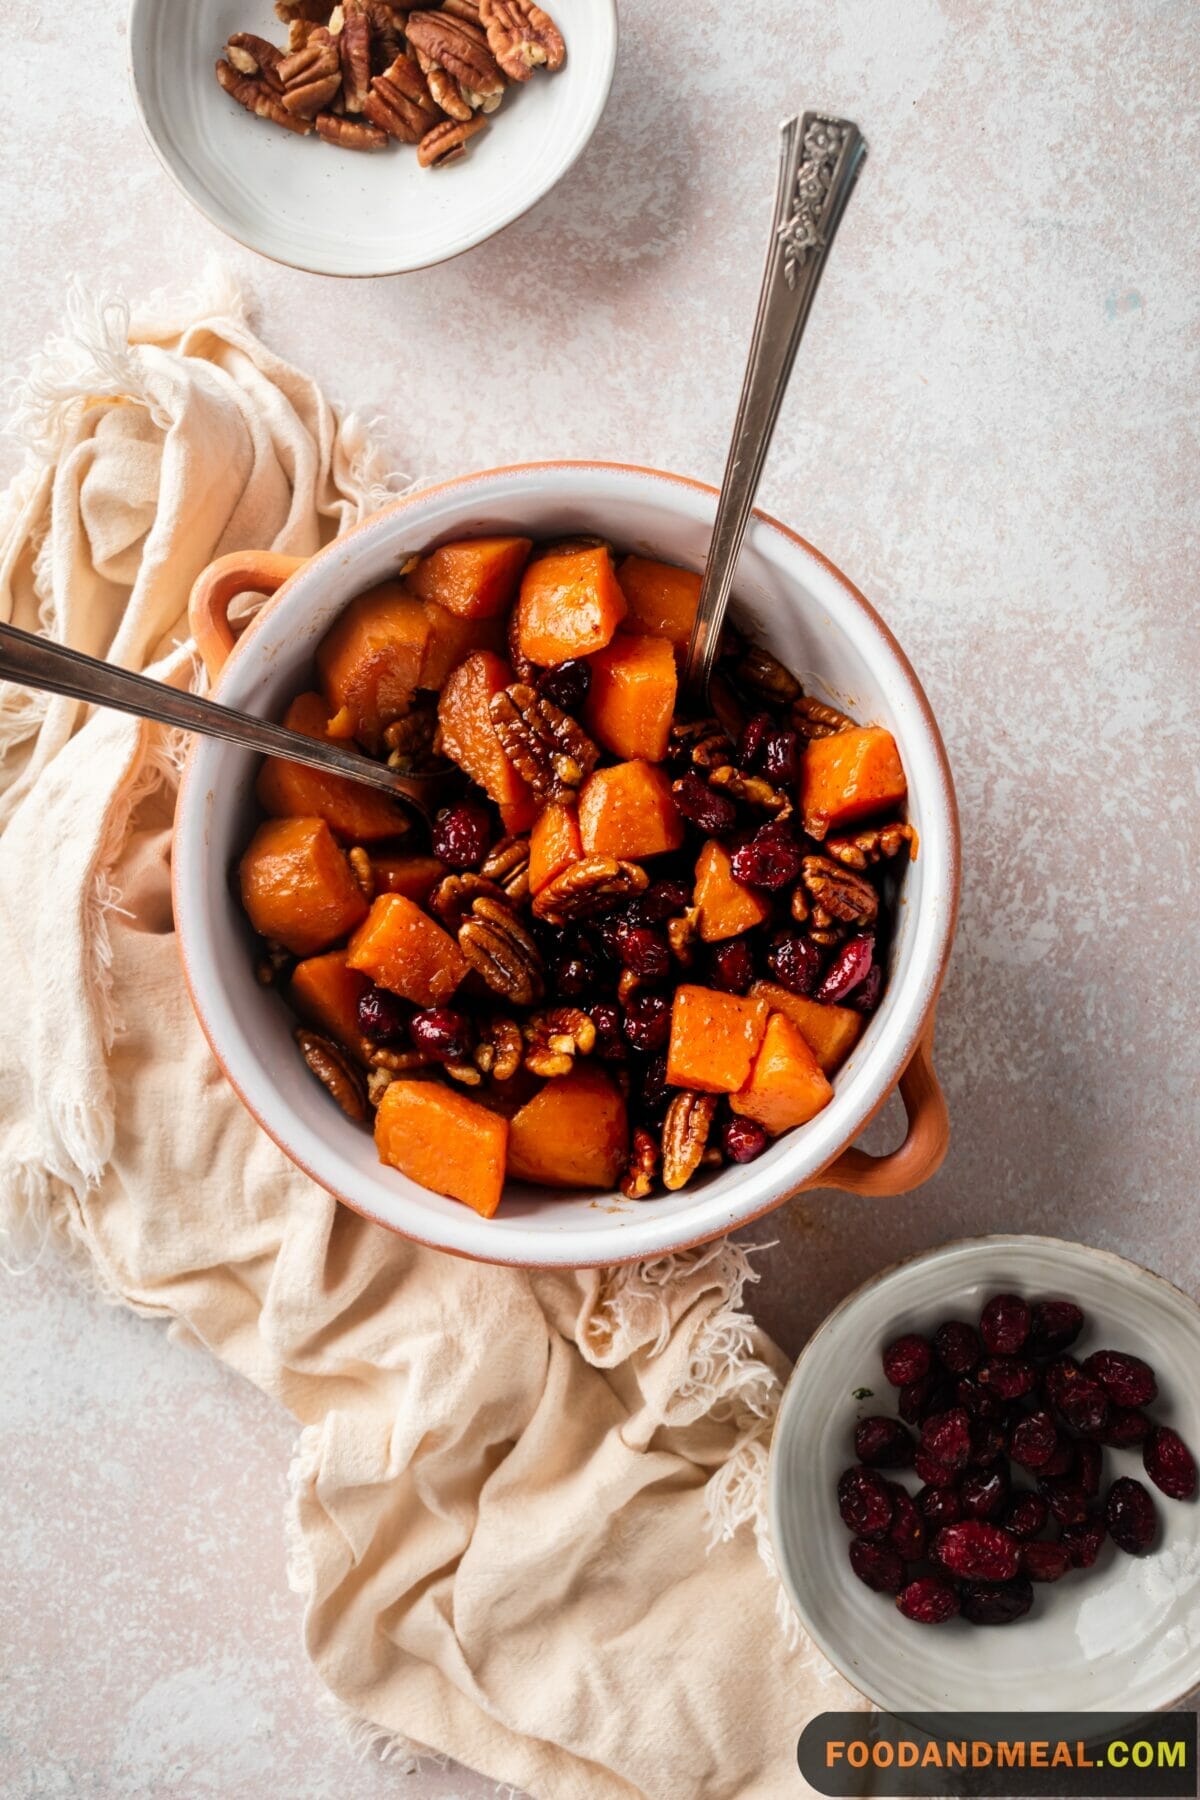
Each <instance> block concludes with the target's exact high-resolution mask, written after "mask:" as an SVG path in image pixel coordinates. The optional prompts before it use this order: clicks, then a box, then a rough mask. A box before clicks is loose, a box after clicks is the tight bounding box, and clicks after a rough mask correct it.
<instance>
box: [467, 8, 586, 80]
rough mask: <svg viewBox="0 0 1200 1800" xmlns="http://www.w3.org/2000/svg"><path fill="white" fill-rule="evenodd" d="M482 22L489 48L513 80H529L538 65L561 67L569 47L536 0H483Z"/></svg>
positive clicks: (550, 67)
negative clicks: (536, 3)
mask: <svg viewBox="0 0 1200 1800" xmlns="http://www.w3.org/2000/svg"><path fill="white" fill-rule="evenodd" d="M479 22H480V24H481V25H482V26H483V28H484V30H485V31H486V32H487V41H488V49H489V50H490V51H491V53H492V55H493V56H494V57H495V59H496V61H497V62H498V63H499V64H500V67H501V68H502V69H503V70H504V73H505V74H506V75H507V76H508V77H509V78H510V79H511V80H512V81H528V80H529V77H530V76H531V75H532V74H533V71H534V70H535V69H537V68H544V69H548V70H549V71H550V73H551V74H553V73H554V71H555V69H561V68H562V66H563V61H564V58H565V57H566V54H567V51H566V46H565V44H564V43H563V41H562V34H561V32H560V31H559V29H558V26H557V25H556V24H555V23H554V20H553V19H552V18H551V17H550V14H549V13H548V12H543V11H542V8H541V7H540V6H535V5H534V4H533V0H479Z"/></svg>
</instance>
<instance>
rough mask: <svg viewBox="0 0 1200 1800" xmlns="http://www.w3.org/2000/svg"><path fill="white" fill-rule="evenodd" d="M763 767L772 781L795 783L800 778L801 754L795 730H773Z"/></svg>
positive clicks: (767, 744)
mask: <svg viewBox="0 0 1200 1800" xmlns="http://www.w3.org/2000/svg"><path fill="white" fill-rule="evenodd" d="M763 767H764V768H765V770H766V772H767V776H768V778H769V779H770V780H771V781H775V782H780V783H784V784H787V785H789V786H790V785H793V784H794V783H795V782H797V781H799V779H800V755H799V751H798V749H797V745H796V734H795V732H794V731H788V730H786V729H785V730H782V731H773V732H772V733H771V734H770V736H769V737H768V739H767V742H766V747H765V749H764V751H763Z"/></svg>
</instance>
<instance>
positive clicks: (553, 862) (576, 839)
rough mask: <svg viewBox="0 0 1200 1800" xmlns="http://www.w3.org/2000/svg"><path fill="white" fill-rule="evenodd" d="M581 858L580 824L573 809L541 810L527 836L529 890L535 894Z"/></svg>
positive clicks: (557, 807) (546, 808)
mask: <svg viewBox="0 0 1200 1800" xmlns="http://www.w3.org/2000/svg"><path fill="white" fill-rule="evenodd" d="M582 855H583V843H582V841H581V839H580V836H579V820H578V818H577V817H576V813H575V808H574V807H573V806H559V805H557V804H552V805H550V806H546V807H543V808H542V811H541V812H540V813H539V814H538V816H537V819H536V821H535V823H534V827H533V830H532V831H531V832H530V834H529V889H530V892H531V893H534V894H538V893H540V892H541V890H542V889H543V888H544V887H545V886H546V884H547V882H550V881H553V880H554V877H555V876H556V875H561V874H562V872H563V870H564V869H566V868H568V867H569V866H570V864H571V863H574V862H578V861H579V859H580V857H581V856H582Z"/></svg>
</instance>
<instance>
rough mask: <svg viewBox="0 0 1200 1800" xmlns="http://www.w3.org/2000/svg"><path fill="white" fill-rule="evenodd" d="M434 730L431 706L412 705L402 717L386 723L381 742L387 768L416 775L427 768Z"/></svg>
mask: <svg viewBox="0 0 1200 1800" xmlns="http://www.w3.org/2000/svg"><path fill="white" fill-rule="evenodd" d="M436 730H437V711H436V709H435V708H434V707H432V706H424V705H420V706H414V707H413V709H412V711H411V712H408V713H406V714H405V716H404V717H403V718H402V719H393V720H392V723H391V724H390V725H385V727H384V731H383V741H384V743H385V745H386V746H387V750H388V759H387V763H388V768H389V769H396V770H397V771H398V772H399V773H400V774H402V775H414V774H418V773H419V772H420V771H421V770H423V769H428V768H429V767H430V765H431V764H432V762H433V760H434V758H433V739H434V733H435V732H436Z"/></svg>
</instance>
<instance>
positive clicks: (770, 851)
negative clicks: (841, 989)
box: [730, 819, 866, 974]
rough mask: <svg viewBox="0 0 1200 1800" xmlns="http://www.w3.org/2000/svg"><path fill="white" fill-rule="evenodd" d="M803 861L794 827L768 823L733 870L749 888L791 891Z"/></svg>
mask: <svg viewBox="0 0 1200 1800" xmlns="http://www.w3.org/2000/svg"><path fill="white" fill-rule="evenodd" d="M803 861H804V852H803V851H802V850H801V848H800V845H799V844H798V843H797V841H796V838H795V834H794V833H793V832H792V830H791V828H790V826H788V825H786V824H783V823H781V822H780V821H779V820H778V819H768V821H767V823H766V824H765V825H760V826H759V828H758V830H757V831H756V832H755V833H754V835H753V836H752V837H750V838H747V840H746V842H745V843H743V844H739V845H738V847H737V849H736V850H735V851H734V853H733V855H732V857H731V858H730V867H731V869H732V870H733V875H734V878H735V880H737V881H744V882H745V884H746V886H747V887H753V888H765V889H766V890H767V891H768V892H769V893H773V892H774V891H775V889H776V888H782V887H788V886H790V884H791V883H792V882H793V881H795V879H796V877H797V875H799V873H800V865H801V863H802V862H803ZM865 973H866V971H865V970H864V974H865Z"/></svg>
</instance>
